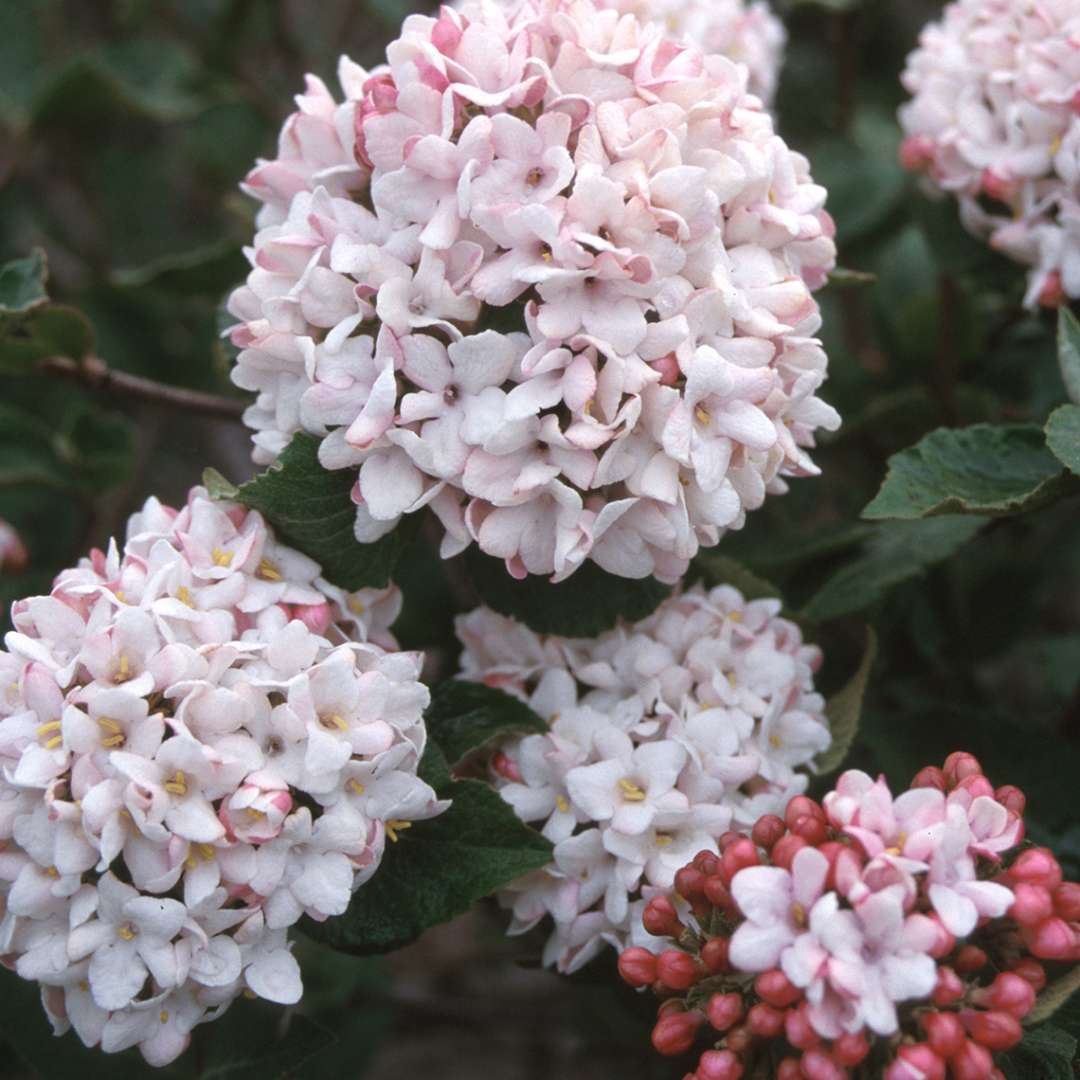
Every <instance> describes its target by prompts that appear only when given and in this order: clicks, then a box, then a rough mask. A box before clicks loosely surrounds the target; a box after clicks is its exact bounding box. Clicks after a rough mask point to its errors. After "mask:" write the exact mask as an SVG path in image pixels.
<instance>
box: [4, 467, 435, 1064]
mask: <svg viewBox="0 0 1080 1080" xmlns="http://www.w3.org/2000/svg"><path fill="white" fill-rule="evenodd" d="M397 604H398V600H397V597H396V590H390V591H386V592H382V593H379V592H375V591H366V592H363V593H356V594H352V595H348V596H347V595H345V594H343V593H341V592H340V591H339V590H335V589H333V588H331V587H330V586H328V585H327V584H326V583H325V582H323V581H321V580H320V579H319V567H318V565H317V564H316V563H314V562H312V561H311V560H310V559H308V558H307V557H305V556H304V555H301V554H300V553H299V552H297V551H293V550H291V549H290V548H287V547H284V546H282V545H281V544H279V543H277V542H276V541H275V540H274V538H273V536H272V534H271V533H270V531H269V530H268V529H267V527H266V525H265V523H264V522H263V519H262V518H261V517H260V516H259V515H258V514H257V513H254V512H249V511H248V510H246V509H245V508H244V507H242V506H238V505H235V504H230V503H215V502H211V501H210V499H209V498H207V496H206V493H205V492H204V491H202V490H201V489H198V488H196V489H195V490H193V491H192V493H191V496H190V498H189V500H188V503H187V505H186V506H185V507H184V508H183V509H182V510H180V511H179V512H178V511H176V510H173V509H170V508H169V507H166V506H163V505H162V504H161V503H159V502H158V501H157V500H156V499H150V500H149V501H148V502H147V503H146V505H145V506H144V508H143V509H142V511H141V512H140V513H138V514H136V515H134V516H133V517H132V519H131V521H130V522H129V526H128V538H127V544H126V546H125V548H124V551H123V553H122V554H121V553H120V552H119V551H118V550H117V548H116V545H115V543H114V544H113V545H112V546H111V547H110V550H109V551H108V553H103V552H101V551H95V552H94V553H93V555H92V557H91V558H89V559H87V560H84V561H83V562H82V563H81V564H80V565H79V566H78V568H76V569H73V570H68V571H65V572H64V573H62V574H61V575H60V576H59V578H58V579H57V581H56V584H55V587H54V589H53V592H52V594H51V595H49V596H37V597H33V598H31V599H28V600H22V601H19V602H18V603H16V604H15V605H14V607H13V611H12V618H13V622H14V625H15V630H14V631H12V632H10V633H9V634H8V635H7V637H6V639H5V644H6V646H7V651H6V652H0V766H2V775H0V849H2V853H0V911H2V915H3V917H2V920H0V939H2V940H0V954H2V955H3V956H4V961H5V964H6V965H8V966H12V967H14V969H15V970H16V971H17V972H18V973H19V974H20V975H21V976H22V977H23V978H26V979H33V980H36V981H38V982H39V983H41V984H42V988H43V991H42V997H43V1002H44V1005H45V1008H46V1010H47V1012H48V1014H49V1017H50V1019H51V1021H52V1023H53V1027H54V1029H55V1030H56V1031H57V1033H61V1032H63V1031H65V1030H67V1029H68V1028H69V1027H74V1029H75V1031H76V1032H77V1033H78V1035H79V1037H80V1038H81V1039H82V1041H83V1042H84V1043H85V1044H86V1045H88V1046H93V1045H97V1044H99V1043H100V1045H101V1047H102V1048H103V1049H104V1050H106V1051H108V1052H112V1051H118V1050H122V1049H125V1048H126V1047H129V1046H133V1045H136V1044H138V1045H139V1047H140V1049H141V1050H142V1053H143V1055H144V1057H145V1058H146V1060H147V1061H149V1062H150V1063H151V1064H154V1065H162V1064H165V1063H167V1062H169V1061H171V1060H173V1058H175V1057H176V1056H177V1055H178V1054H180V1053H181V1052H182V1051H183V1049H184V1048H185V1046H186V1045H187V1042H188V1040H189V1037H190V1032H191V1030H192V1028H193V1027H194V1026H195V1025H196V1024H199V1023H202V1022H203V1021H205V1020H210V1019H213V1018H214V1017H216V1016H217V1015H219V1014H220V1013H221V1012H222V1011H223V1010H224V1009H225V1008H226V1007H227V1006H228V1005H229V1003H230V1002H231V1001H232V1000H233V999H234V998H235V997H236V996H237V995H238V994H240V993H241V992H247V993H250V994H254V995H257V996H259V997H263V998H266V999H268V1000H271V1001H276V1002H281V1003H291V1002H295V1001H297V1000H298V999H299V997H300V994H301V989H302V987H301V982H300V972H299V968H298V966H297V963H296V961H295V960H294V959H293V957H292V955H291V954H290V952H289V945H288V942H287V930H288V927H290V926H291V925H292V924H293V923H295V922H296V921H297V920H298V919H299V918H300V917H301V916H302V915H305V914H306V915H308V916H310V917H311V918H313V919H317V920H323V919H326V918H327V917H328V916H331V915H340V914H341V913H342V912H344V911H345V909H346V907H347V905H348V903H349V899H350V897H351V896H352V893H353V892H354V890H355V889H357V888H358V887H359V886H360V885H361V884H362V883H363V882H364V881H366V880H367V879H368V878H370V876H371V875H372V874H373V873H374V872H375V871H376V869H377V868H378V865H379V861H380V859H381V857H382V853H383V848H384V845H385V842H386V838H387V837H388V836H389V837H390V839H391V840H393V839H394V837H395V830H397V829H402V828H405V827H406V825H407V824H408V822H410V821H412V820H414V819H418V818H424V817H428V816H431V815H433V814H436V813H438V812H439V811H440V810H441V809H443V804H441V803H439V802H437V801H436V799H435V795H434V792H433V791H432V790H431V789H430V788H429V787H428V786H427V785H426V784H425V783H423V782H422V781H421V780H419V779H418V778H417V776H416V768H417V763H418V760H419V757H420V754H421V753H422V751H423V747H424V738H425V729H424V725H423V721H422V713H423V709H424V707H425V705H426V703H427V701H428V692H427V689H426V688H425V687H424V686H423V685H422V684H421V683H420V682H419V681H418V676H419V671H420V657H419V656H418V655H417V654H412V653H401V652H397V653H394V652H389V653H388V652H385V651H384V650H383V649H382V648H380V647H379V646H377V645H375V644H373V643H364V641H363V638H364V635H365V634H366V633H367V632H368V631H369V630H373V631H374V632H375V634H376V635H377V636H380V637H381V638H382V639H383V640H384V641H385V642H387V643H388V644H392V639H389V637H388V633H387V630H386V626H387V622H388V619H387V616H389V618H391V619H392V617H393V614H394V613H395V611H396V607H397ZM365 605H367V606H366V608H365ZM353 638H358V639H359V640H353Z"/></svg>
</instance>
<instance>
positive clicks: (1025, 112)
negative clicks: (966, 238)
mask: <svg viewBox="0 0 1080 1080" xmlns="http://www.w3.org/2000/svg"><path fill="white" fill-rule="evenodd" d="M1078 42H1080V8H1078V7H1077V5H1076V3H1075V0H1041V2H1040V3H1038V4H1028V3H1023V4H1021V3H1015V2H1014V0H956V2H954V3H952V4H949V5H948V7H946V9H945V14H944V18H943V19H942V21H941V22H939V23H931V24H930V25H929V26H927V27H926V29H925V30H924V31H923V33H922V36H921V38H920V42H919V47H918V48H917V49H916V50H915V51H914V52H913V53H912V54H911V56H910V57H909V58H908V63H907V68H906V70H905V71H904V74H903V83H904V86H905V87H906V88H907V90H908V91H910V93H911V94H912V95H913V99H912V100H911V101H910V102H908V103H907V104H906V105H904V106H903V107H902V108H901V110H900V121H901V123H902V125H903V128H904V132H905V134H906V136H907V138H906V139H905V140H904V142H903V144H902V146H901V160H902V161H903V163H904V165H905V166H906V167H907V168H910V169H913V170H916V171H926V173H927V175H928V178H929V181H930V183H931V184H932V185H933V186H935V187H937V188H940V189H941V190H943V191H946V192H949V193H951V194H953V195H955V196H956V197H957V199H959V202H960V216H961V218H962V220H963V222H964V224H965V226H966V227H967V228H968V229H970V230H971V231H972V232H974V233H975V234H976V235H979V236H985V237H987V238H988V239H989V242H990V245H991V246H992V247H993V248H995V249H996V250H998V251H1001V252H1002V253H1004V254H1005V255H1008V256H1009V257H1010V258H1012V259H1015V260H1017V261H1018V262H1021V263H1023V264H1024V265H1026V266H1030V267H1031V268H1032V269H1031V273H1030V275H1029V281H1028V290H1027V297H1026V301H1025V302H1026V303H1027V304H1028V305H1029V306H1034V305H1036V304H1043V305H1046V306H1053V307H1056V306H1057V305H1058V304H1060V303H1062V301H1063V300H1064V299H1065V298H1066V297H1069V298H1072V299H1076V298H1078V297H1080V48H1078V47H1077V43H1078Z"/></svg>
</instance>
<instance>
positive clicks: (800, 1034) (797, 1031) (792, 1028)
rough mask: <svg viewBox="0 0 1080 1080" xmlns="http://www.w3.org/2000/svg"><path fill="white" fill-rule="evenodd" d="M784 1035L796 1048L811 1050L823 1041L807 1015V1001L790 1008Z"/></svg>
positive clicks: (786, 1017) (785, 1020) (785, 1019)
mask: <svg viewBox="0 0 1080 1080" xmlns="http://www.w3.org/2000/svg"><path fill="white" fill-rule="evenodd" d="M784 1035H785V1037H786V1038H787V1041H788V1042H789V1043H791V1045H792V1046H794V1047H795V1049H796V1050H811V1049H813V1048H814V1047H815V1046H817V1045H818V1043H819V1042H821V1036H820V1035H818V1033H817V1032H816V1031H815V1030H814V1027H813V1025H812V1024H811V1023H810V1020H809V1019H808V1017H807V1015H806V1005H805V1003H804V1004H802V1005H800V1006H799V1007H798V1008H796V1009H790V1010H789V1011H788V1014H787V1016H785V1017H784Z"/></svg>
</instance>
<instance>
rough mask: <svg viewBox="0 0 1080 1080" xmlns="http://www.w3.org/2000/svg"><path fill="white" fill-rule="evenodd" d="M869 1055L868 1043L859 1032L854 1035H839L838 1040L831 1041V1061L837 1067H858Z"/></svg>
mask: <svg viewBox="0 0 1080 1080" xmlns="http://www.w3.org/2000/svg"><path fill="white" fill-rule="evenodd" d="M869 1053H870V1043H869V1041H868V1040H867V1038H866V1036H865V1035H864V1034H863V1033H862V1032H861V1031H857V1032H855V1034H854V1035H852V1034H850V1033H849V1034H845V1035H841V1036H840V1038H839V1039H834V1040H833V1044H832V1056H833V1061H835V1062H836V1063H837V1064H838V1065H847V1066H853V1065H858V1064H860V1063H861V1062H862V1061H863V1060H865V1058H866V1055H867V1054H869Z"/></svg>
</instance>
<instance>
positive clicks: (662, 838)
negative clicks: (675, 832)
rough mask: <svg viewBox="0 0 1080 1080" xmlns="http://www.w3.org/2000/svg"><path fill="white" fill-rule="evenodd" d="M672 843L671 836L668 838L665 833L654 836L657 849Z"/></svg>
mask: <svg viewBox="0 0 1080 1080" xmlns="http://www.w3.org/2000/svg"><path fill="white" fill-rule="evenodd" d="M673 842H674V838H673V837H671V836H668V835H667V833H662V832H658V833H657V834H656V846H657V847H668V846H670V845H671V844H672V843H673Z"/></svg>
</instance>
